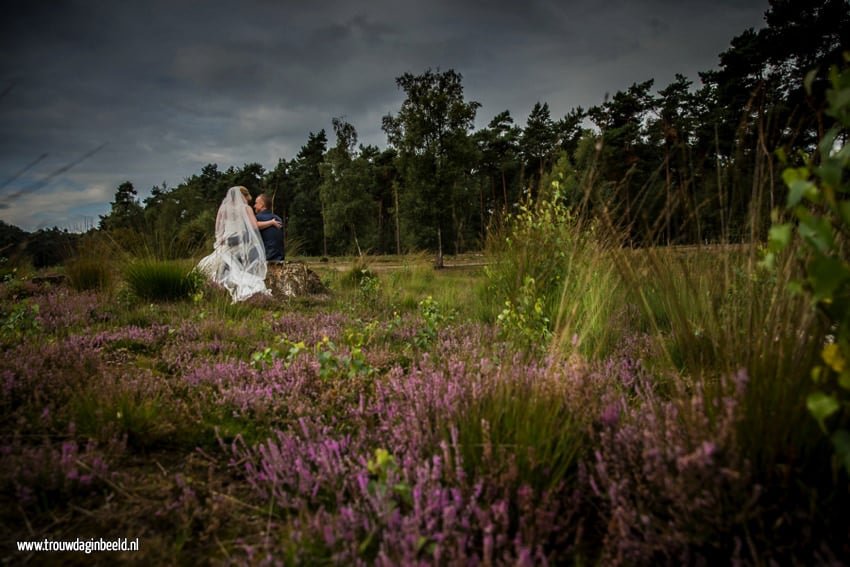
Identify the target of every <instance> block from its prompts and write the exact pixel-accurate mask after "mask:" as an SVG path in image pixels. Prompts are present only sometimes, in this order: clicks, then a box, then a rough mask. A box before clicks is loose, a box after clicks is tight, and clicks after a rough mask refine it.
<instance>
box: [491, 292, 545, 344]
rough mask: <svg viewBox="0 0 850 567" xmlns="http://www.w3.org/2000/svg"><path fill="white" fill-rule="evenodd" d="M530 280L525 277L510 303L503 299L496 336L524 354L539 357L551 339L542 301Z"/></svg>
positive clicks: (508, 300)
mask: <svg viewBox="0 0 850 567" xmlns="http://www.w3.org/2000/svg"><path fill="white" fill-rule="evenodd" d="M536 287H537V285H536V282H535V281H534V278H532V277H531V276H525V278H524V279H523V284H522V287H521V288H520V290H519V293H518V294H517V298H516V299H515V301H516V303H514V301H512V300H510V299H507V300H505V308H504V309H503V310H502V312H501V313H500V314H499V317H498V319H497V323H498V327H499V334H500V336H501V337H502V338H503V339H506V340H508V341H510V342H512V343H513V344H515V345H517V346H518V347H519V348H520V349H522V350H523V351H525V352H529V353H532V354H538V355H540V354H543V353H545V351H546V349H547V348H548V346H549V344H550V342H551V340H552V331H551V329H550V327H551V321H549V318H548V317H547V316H546V314H545V313H544V303H543V298H542V297H540V295H539V294H538V293H537V289H536Z"/></svg>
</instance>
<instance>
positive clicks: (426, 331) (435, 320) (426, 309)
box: [414, 295, 454, 350]
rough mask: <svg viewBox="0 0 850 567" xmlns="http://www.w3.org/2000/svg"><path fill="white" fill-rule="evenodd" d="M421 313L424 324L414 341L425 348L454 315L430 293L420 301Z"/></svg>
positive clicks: (421, 347)
mask: <svg viewBox="0 0 850 567" xmlns="http://www.w3.org/2000/svg"><path fill="white" fill-rule="evenodd" d="M419 315H420V316H421V317H422V323H423V324H422V326H421V327H420V328H419V330H418V331H417V332H416V336H415V337H414V342H415V343H416V346H417V347H418V348H420V349H423V350H425V349H427V348H429V347H430V346H431V345H432V344H433V343H434V341H435V340H436V339H437V333H438V331H439V330H440V328H441V327H443V326H444V325H445V324H446V323H450V322H451V321H452V320H454V316H453V315H452V314H451V313H447V312H446V311H445V310H444V309H443V308H442V307H441V306H440V304H439V303H438V302H436V301H434V298H433V297H431V296H430V295H429V296H428V297H426V298H425V299H423V300H422V301H420V302H419Z"/></svg>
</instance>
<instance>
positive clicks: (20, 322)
mask: <svg viewBox="0 0 850 567" xmlns="http://www.w3.org/2000/svg"><path fill="white" fill-rule="evenodd" d="M38 311H39V307H38V304H37V303H31V302H29V301H22V302H20V303H18V304H16V305H15V306H14V307H12V309H11V310H10V311H9V312H8V313H6V314H4V317H3V322H2V325H0V335H2V337H3V338H4V339H8V340H11V341H14V342H17V341H20V340H21V339H23V338H24V337H28V336H31V335H33V334H36V333H38V332H39V331H40V330H41V326H40V325H39V323H38V319H37V317H38Z"/></svg>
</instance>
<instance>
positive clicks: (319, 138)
mask: <svg viewBox="0 0 850 567" xmlns="http://www.w3.org/2000/svg"><path fill="white" fill-rule="evenodd" d="M327 141H328V139H327V137H326V136H325V131H324V130H320V131H319V133H318V134H314V133H313V132H310V134H309V135H308V137H307V143H306V144H304V145H303V146H302V147H301V150H300V151H299V152H298V155H297V156H296V158H295V160H294V161H293V162H292V163H291V164H290V174H291V177H292V182H293V192H292V193H293V194H292V201H291V203H290V206H289V214H290V220H289V237H290V240H295V241H298V242H300V244H301V246H303V249H304V252H305V253H306V254H323V255H327V246H326V242H325V239H324V233H325V231H324V219H323V217H322V207H321V199H320V196H319V186H320V185H321V183H322V178H321V174H320V172H319V165H321V163H322V161H323V159H324V155H325V149H326V146H327Z"/></svg>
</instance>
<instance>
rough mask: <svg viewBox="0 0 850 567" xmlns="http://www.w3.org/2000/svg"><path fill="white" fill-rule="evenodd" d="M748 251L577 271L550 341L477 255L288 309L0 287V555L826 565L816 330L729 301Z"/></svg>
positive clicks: (355, 284)
mask: <svg viewBox="0 0 850 567" xmlns="http://www.w3.org/2000/svg"><path fill="white" fill-rule="evenodd" d="M744 252H746V251H742V250H736V251H730V250H726V249H714V250H712V251H711V252H710V253H709V252H708V251H706V250H699V251H696V250H694V251H664V250H661V251H652V252H647V251H644V252H639V251H629V252H626V253H625V256H626V257H628V258H631V259H632V260H635V261H633V262H631V263H628V262H626V263H623V264H617V263H618V262H623V261H622V256H620V255H618V254H616V253H612V252H604V253H600V254H596V255H593V256H591V255H588V256H586V257H585V258H586V259H587V258H595V260H593V262H591V263H590V264H588V266H586V269H587V270H588V271H587V272H586V274H587V275H583V274H585V272H582V271H581V270H579V265H578V264H576V263H573V264H570V265H571V266H572V268H571V270H572V271H571V272H569V273H571V274H572V276H571V277H573V278H575V282H572V283H570V280H567V281H564V284H563V285H567V286H570V285H579V284H580V285H581V286H585V287H584V288H583V289H584V291H583V293H581V294H576V293H570V294H566V295H565V296H564V297H562V298H561V299H560V301H555V302H554V305H555V309H556V312H553V313H554V315H553V318H552V323H550V324H549V325H550V329H551V330H549V331H546V332H545V333H543V332H542V331H541V327H537V326H535V325H537V324H538V323H539V322H540V321H537V320H536V319H534V316H535V315H534V314H535V313H536V309H538V305H542V304H540V303H539V302H538V303H537V304H535V303H533V302H532V303H531V304H528V305H529V307H528V309H529V310H528V311H523V309H525V308H524V307H522V306H523V305H524V304H523V303H522V301H523V299H522V294H520V295H517V296H516V299H515V300H513V303H510V304H508V306H507V307H505V305H506V304H505V303H504V298H503V297H501V296H500V293H501V292H499V291H498V289H499V288H498V287H497V284H498V282H499V281H500V280H498V279H497V277H498V276H497V273H498V270H506V269H508V268H506V267H505V262H504V260H502V261H499V260H498V258H489V259H488V260H487V261H485V259H484V257H483V256H479V255H469V256H464V257H462V258H457V259H455V258H451V257H447V265H449V266H451V267H450V268H449V269H446V270H434V269H433V268H432V267H431V257H430V256H426V255H416V256H411V257H400V258H369V259H368V262H367V263H365V264H363V263H358V262H356V261H355V260H354V259H334V260H331V261H329V262H318V261H316V262H313V261H310V265H311V266H312V267H314V268H315V270H316V271H317V273H319V274H320V277H321V278H322V279H323V280H324V281H325V283H326V284H328V285H329V286H330V289H331V295H330V298H329V299H326V300H322V301H312V300H310V299H309V298H305V299H299V300H294V301H292V302H289V303H285V304H274V303H269V302H267V301H257V302H253V301H252V302H248V303H246V304H235V305H234V304H231V303H230V301H229V297H228V296H226V295H224V294H222V293H221V291H220V290H215V289H212V288H209V287H203V288H201V289H200V290H199V292H196V293H194V294H193V298H185V299H178V300H170V301H161V300H142V299H140V298H138V297H136V296H134V294H133V293H132V292H131V290H130V289H129V287H128V286H129V284H128V283H127V282H126V281H124V280H122V277H124V276H122V275H121V274H120V273H115V274H112V276H111V279H109V281H111V282H112V283H111V284H109V285H107V286H105V287H102V288H98V289H95V290H92V291H76V290H75V289H73V288H72V287H71V286H70V285H69V284H70V283H71V282H70V281H65V282H64V283H55V282H52V281H51V280H50V279H44V278H42V279H38V278H35V279H34V280H33V279H18V278H9V279H8V281H6V282H5V283H3V284H2V287H0V308H2V313H3V316H4V319H3V326H2V334H1V335H0V339H2V357H0V376H2V379H3V389H2V398H0V406H2V410H3V411H2V431H3V434H2V446H0V450H2V451H3V466H2V471H0V489H1V490H2V492H0V499H2V505H0V509H1V510H2V512H0V518H2V526H3V534H4V537H3V541H2V542H0V545H2V550H3V551H2V555H3V556H4V557H5V558H6V559H7V560H8V561H11V562H13V563H20V562H22V561H24V562H25V561H31V562H33V563H40V562H43V561H44V560H45V557H46V555H44V554H39V553H37V552H17V551H15V545H16V542H17V541H24V540H44V539H45V538H47V539H51V540H57V541H58V540H76V539H77V538H82V539H83V540H88V539H90V538H95V539H97V538H104V539H114V538H125V537H126V538H129V539H130V540H131V541H132V540H134V539H135V538H139V541H140V550H139V551H138V552H122V553H117V554H114V553H105V552H104V553H95V554H92V555H86V554H81V553H63V554H53V555H50V557H49V558H48V561H51V562H53V561H55V562H66V563H90V562H96V563H112V562H114V560H115V559H120V560H127V561H131V562H139V563H167V564H171V563H193V564H194V563H213V564H245V563H247V564H266V563H268V564H275V563H282V564H305V565H313V564H328V563H330V564H345V565H350V564H358V563H364V564H392V565H398V564H415V563H422V564H469V563H479V564H496V563H499V564H522V565H531V564H541V563H546V562H549V563H558V564H560V563H565V562H567V563H570V562H591V563H595V562H601V563H604V564H630V565H631V564H653V563H656V562H658V561H667V560H676V561H678V560H682V561H685V562H688V561H689V560H688V559H687V558H691V559H695V558H703V559H706V560H709V561H715V560H720V561H728V560H729V559H730V558H740V559H741V560H742V561H744V562H745V563H756V562H760V561H764V560H768V559H776V560H779V561H783V562H784V561H786V560H789V559H790V560H801V561H806V560H807V559H810V558H813V557H814V558H817V560H818V561H820V560H823V561H826V562H830V561H833V560H834V561H839V560H840V559H841V558H842V557H846V553H847V551H848V550H847V549H846V541H847V540H846V538H844V537H843V535H846V533H847V532H846V529H847V528H846V527H847V523H846V521H845V520H843V519H842V518H844V516H843V515H839V514H838V512H837V510H838V506H839V505H843V504H841V503H843V502H846V486H843V487H842V486H841V485H836V484H833V483H834V482H835V481H834V480H829V479H830V478H834V477H832V476H831V475H832V472H831V468H830V466H829V463H830V461H829V456H828V451H827V450H826V449H825V447H824V445H823V443H822V442H821V441H820V435H819V433H818V431H817V426H816V424H815V422H814V421H813V420H812V419H811V417H810V416H809V415H808V413H807V412H806V410H805V407H804V405H803V402H802V400H803V399H804V397H803V395H802V394H801V393H800V391H798V390H799V385H800V384H802V383H803V382H801V381H800V380H797V379H792V378H793V376H800V375H804V374H805V372H807V367H806V365H807V364H810V362H811V360H813V357H814V356H815V354H816V353H817V352H818V346H817V344H814V346H812V344H813V343H812V342H811V341H817V340H818V339H817V338H816V337H817V335H816V334H815V333H816V332H817V331H816V326H812V325H811V324H810V323H808V322H807V321H808V319H806V318H805V313H806V312H807V311H806V308H805V306H803V307H802V308H801V309H798V310H796V311H795V310H794V308H792V307H793V302H792V301H791V302H787V304H786V307H787V308H786V309H785V310H784V311H783V312H782V314H780V315H777V314H775V313H774V314H773V315H771V313H773V312H771V311H770V310H769V309H767V310H766V311H763V312H762V311H758V310H757V309H750V307H752V306H754V305H755V306H762V307H765V308H766V307H769V305H770V304H771V303H770V301H769V299H770V297H771V293H774V292H772V291H771V290H772V289H774V288H773V287H771V286H772V285H774V284H772V283H771V281H770V280H769V279H765V278H764V277H763V276H757V274H756V273H755V272H752V273H749V272H747V271H746V270H747V265H748V263H747V262H746V256H747V255H746V254H745V253H744ZM577 254H578V253H577ZM617 258H620V260H618V259H617ZM636 258H637V260H636ZM638 260H639V261H638ZM484 264H487V265H489V266H491V269H493V270H496V272H493V273H491V274H490V275H487V274H485V270H484V266H483V265H484ZM614 265H620V268H619V269H617V270H615V271H613V272H607V271H606V272H601V271H600V270H601V269H602V268H603V267H606V266H608V267H611V266H614ZM659 266H661V267H662V270H663V271H658V270H659ZM724 266H727V267H728V270H727V269H726V268H724ZM583 269H584V268H583ZM630 271H631V272H634V273H635V274H643V275H638V276H637V277H638V278H639V279H638V280H629V277H630V276H629V274H630ZM69 274H71V272H69ZM594 274H595V275H594ZM606 274H607V275H606ZM616 274H621V275H616ZM661 274H667V275H668V276H669V277H670V280H669V281H667V282H665V281H664V278H663V277H662V275H661ZM589 278H597V279H589ZM509 280H510V278H508V280H504V281H509ZM588 281H596V282H603V281H604V282H607V283H606V284H605V286H610V287H604V288H602V289H600V290H598V291H599V292H600V293H599V294H597V293H596V291H594V290H593V289H592V287H593V286H586V282H588ZM638 281H640V282H643V283H641V284H638V283H637V282H638ZM576 282H578V283H576ZM520 283H521V282H520ZM672 283H676V284H677V285H678V287H676V289H678V290H679V291H678V292H676V291H674V290H673V289H671V287H670V285H669V284H672ZM599 287H602V286H601V284H600V286H599ZM523 289H526V288H525V287H523ZM571 289H572V288H571ZM538 293H542V292H540V290H539V289H538ZM579 296H580V297H579ZM641 297H643V298H644V300H643V302H644V304H645V307H646V309H642V308H641V301H642V300H641V299H640V298H641ZM756 298H760V299H759V301H756ZM556 299H557V298H556ZM612 299H615V300H616V301H615V302H614V303H611V301H610V300H612ZM591 300H592V301H594V302H596V303H593V304H592V305H588V303H587V302H588V301H591ZM783 301H785V300H784V299H783ZM594 305H595V307H594ZM801 305H802V304H801ZM558 313H561V315H559V314H558ZM600 313H602V314H603V315H604V316H603V315H600ZM759 313H760V315H759ZM774 316H777V317H778V316H781V317H784V318H785V319H786V320H787V321H789V325H788V329H787V334H783V333H786V329H785V328H783V327H777V326H776V325H775V324H774V323H775V322H776V320H772V319H770V317H774ZM519 317H526V318H525V319H520V318H519ZM570 317H572V321H573V322H574V323H575V324H573V326H570V321H567V320H568V319H570ZM758 317H760V319H758V320H755V319H753V318H758ZM800 317H803V318H802V319H800ZM724 318H725V319H724ZM747 318H750V319H753V320H752V321H751V322H750V323H749V324H748V325H749V326H746V327H743V328H739V329H738V328H736V327H739V326H740V325H741V324H743V323H742V322H743V321H746V320H747ZM792 318H793V321H791V319H792ZM555 319H557V321H556V320H555ZM547 320H548V319H547ZM535 321H537V322H535ZM595 321H603V323H604V324H602V325H600V326H599V327H598V328H597V327H595V326H594V325H596V323H595ZM771 321H773V323H771ZM582 322H583V323H582ZM579 323H581V326H580V327H581V328H579ZM791 323H793V330H792V329H791V327H792V325H791ZM689 325H690V326H689ZM801 325H802V326H801ZM591 327H592V328H591ZM730 328H732V329H731V330H730ZM565 329H566V330H565ZM598 329H604V330H605V332H604V334H602V335H600V334H598V332H597V331H598ZM766 330H767V334H765V336H764V340H762V338H760V334H759V333H765V331H766ZM801 331H803V332H805V333H806V335H805V336H803V335H801V334H800V333H801ZM730 332H731V333H739V336H740V337H741V339H743V338H744V337H746V340H747V341H749V342H747V344H749V345H750V346H751V348H750V349H749V350H748V349H746V348H743V347H735V348H733V347H732V342H730V341H733V338H732V337H731V336H730V334H729V333H730ZM541 333H542V334H541ZM547 333H548V334H547ZM567 333H569V334H568V335H567ZM561 338H564V340H563V341H561ZM735 340H737V339H735ZM547 345H550V346H549V347H547ZM771 345H773V346H771ZM776 345H782V347H781V349H779V350H771V349H777V348H779V347H777V346H776ZM540 346H542V347H543V348H542V350H541V349H540V348H539V347H540ZM810 347H811V348H810ZM724 349H726V350H724ZM729 349H731V350H729ZM755 349H760V351H759V352H755ZM789 349H790V350H789ZM723 352H728V353H729V355H728V356H725V355H723ZM748 353H749V354H748ZM748 357H750V358H748ZM727 362H728V364H727ZM783 376H784V378H783ZM793 384H796V386H792V385H793ZM795 388H797V389H795ZM795 396H796V398H795ZM779 416H782V417H781V419H780V418H779ZM799 455H804V458H802V459H800V458H799ZM792 470H793V471H796V472H795V473H793V474H791V473H790V471H792ZM792 478H793V479H794V480H793V482H792V481H791V479H792ZM838 478H843V477H840V476H839V477H838ZM812 503H814V505H815V507H814V508H812V507H811V506H812Z"/></svg>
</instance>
